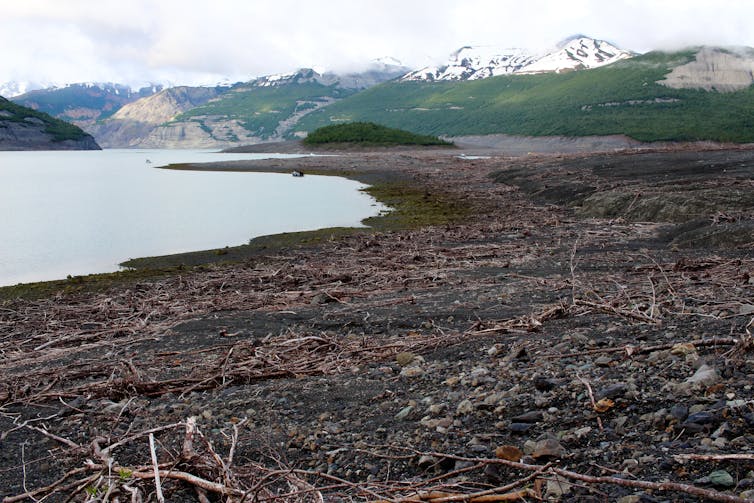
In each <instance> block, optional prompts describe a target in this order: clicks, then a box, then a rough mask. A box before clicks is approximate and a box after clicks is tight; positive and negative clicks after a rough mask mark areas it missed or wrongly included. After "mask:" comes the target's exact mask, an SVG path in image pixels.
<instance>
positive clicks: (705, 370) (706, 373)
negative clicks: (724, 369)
mask: <svg viewBox="0 0 754 503" xmlns="http://www.w3.org/2000/svg"><path fill="white" fill-rule="evenodd" d="M719 380H720V375H719V374H718V373H717V370H715V369H714V368H712V367H710V366H709V365H707V364H703V365H702V366H701V367H699V368H698V369H697V371H696V372H694V375H692V376H691V377H689V378H688V379H686V382H687V383H688V384H701V385H703V386H711V385H713V384H715V383H716V382H718V381H719Z"/></svg>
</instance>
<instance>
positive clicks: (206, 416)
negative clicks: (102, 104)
mask: <svg viewBox="0 0 754 503" xmlns="http://www.w3.org/2000/svg"><path fill="white" fill-rule="evenodd" d="M202 417H203V418H204V419H212V411H211V410H209V409H207V410H205V411H203V412H202Z"/></svg>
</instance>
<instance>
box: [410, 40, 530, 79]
mask: <svg viewBox="0 0 754 503" xmlns="http://www.w3.org/2000/svg"><path fill="white" fill-rule="evenodd" d="M535 59H536V56H535V55H533V54H531V53H529V52H527V51H525V50H523V49H501V48H499V47H494V46H465V47H461V48H460V49H458V50H457V51H455V52H454V53H453V54H451V56H450V59H449V61H448V62H447V63H446V64H444V65H440V66H427V67H424V68H422V69H420V70H416V71H414V72H411V73H409V74H407V75H404V76H403V78H402V79H401V80H475V79H484V78H487V77H494V76H497V75H505V74H510V73H515V72H516V71H518V70H519V69H521V68H523V67H524V66H526V65H528V64H530V63H531V62H533V61H534V60H535Z"/></svg>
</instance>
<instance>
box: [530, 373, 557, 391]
mask: <svg viewBox="0 0 754 503" xmlns="http://www.w3.org/2000/svg"><path fill="white" fill-rule="evenodd" d="M556 384H557V383H556V382H555V381H553V380H552V379H547V378H546V377H541V376H538V377H535V378H534V389H536V390H537V391H550V390H551V389H553V388H554V387H555V386H556Z"/></svg>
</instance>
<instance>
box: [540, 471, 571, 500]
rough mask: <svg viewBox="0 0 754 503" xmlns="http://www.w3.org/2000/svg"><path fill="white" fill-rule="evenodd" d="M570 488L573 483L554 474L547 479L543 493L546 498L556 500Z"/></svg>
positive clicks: (569, 490)
mask: <svg viewBox="0 0 754 503" xmlns="http://www.w3.org/2000/svg"><path fill="white" fill-rule="evenodd" d="M572 488H573V484H571V483H570V482H568V479H566V478H565V477H561V476H559V475H555V476H554V477H552V478H548V479H547V486H546V488H545V494H546V495H547V499H555V500H558V499H560V498H562V497H563V496H565V495H566V494H569V493H570V492H571V489H572Z"/></svg>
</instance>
